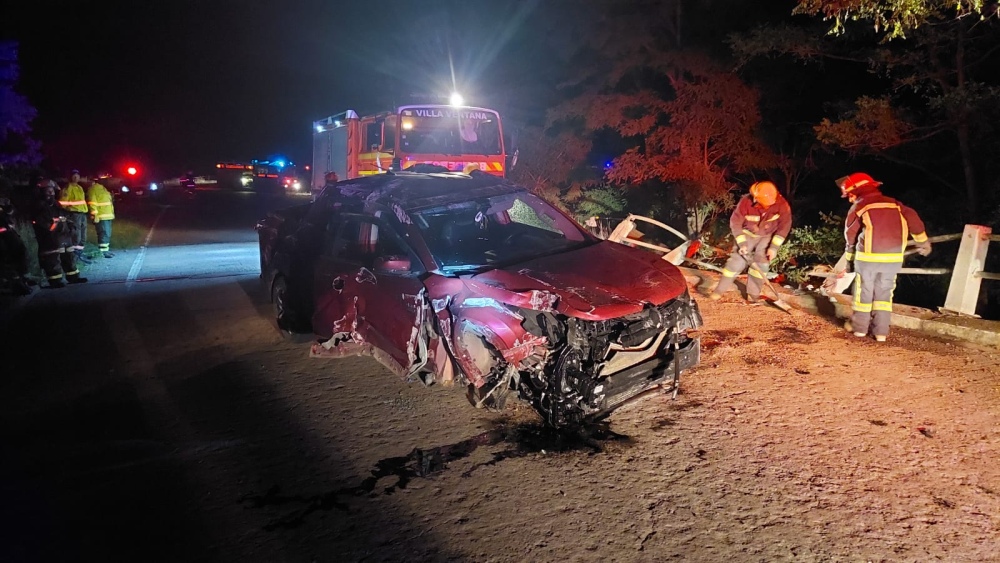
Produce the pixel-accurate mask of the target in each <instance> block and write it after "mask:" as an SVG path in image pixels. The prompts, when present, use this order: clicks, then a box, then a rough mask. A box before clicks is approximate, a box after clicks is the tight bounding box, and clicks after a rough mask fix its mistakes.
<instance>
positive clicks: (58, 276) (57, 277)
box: [48, 274, 62, 280]
mask: <svg viewBox="0 0 1000 563" xmlns="http://www.w3.org/2000/svg"><path fill="white" fill-rule="evenodd" d="M61 277H62V274H56V275H54V276H49V278H48V279H50V280H57V279H59V278H61Z"/></svg>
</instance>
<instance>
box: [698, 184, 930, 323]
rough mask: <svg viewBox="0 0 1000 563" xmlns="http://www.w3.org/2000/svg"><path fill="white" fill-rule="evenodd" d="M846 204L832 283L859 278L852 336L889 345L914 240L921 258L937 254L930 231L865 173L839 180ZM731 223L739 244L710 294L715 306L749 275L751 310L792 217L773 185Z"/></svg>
mask: <svg viewBox="0 0 1000 563" xmlns="http://www.w3.org/2000/svg"><path fill="white" fill-rule="evenodd" d="M836 184H837V187H838V188H840V194H841V197H842V198H845V199H847V200H848V201H849V202H850V203H851V208H850V210H848V212H847V217H846V219H845V221H844V239H845V241H846V246H845V250H844V256H843V258H842V259H841V261H840V262H838V264H841V266H840V268H839V269H837V270H836V271H834V273H833V275H834V277H843V276H844V275H846V274H848V273H851V272H853V273H854V274H855V278H854V299H853V303H852V306H851V308H852V311H853V314H852V316H851V319H850V321H849V322H848V323H847V325H846V328H847V329H848V330H849V331H850V332H851V333H852V334H853V335H854V336H856V337H858V338H865V337H868V336H869V335H870V336H873V337H874V338H875V340H876V341H878V342H885V341H886V338H887V337H888V335H889V321H890V319H891V317H892V295H893V290H894V289H895V287H896V276H897V275H898V274H899V272H900V270H901V269H902V267H903V257H904V255H905V251H906V246H907V244H908V243H909V240H910V238H911V237H912V239H913V243H914V244H915V250H916V252H917V253H918V254H920V255H921V256H927V255H928V254H930V253H931V243H930V241H929V240H928V238H927V233H926V232H925V228H924V223H923V221H922V220H921V219H920V217H919V216H918V215H917V212H916V211H914V210H913V209H911V208H909V207H907V206H906V205H903V204H902V203H901V202H900V201H898V200H896V199H893V198H891V197H888V196H886V195H884V194H883V193H882V191H881V189H880V186H881V185H882V183H881V182H878V181H876V180H874V179H873V178H872V177H871V176H869V175H868V174H865V173H864V172H855V173H853V174H850V175H848V176H844V177H842V178H838V179H837V180H836ZM749 191H750V193H749V194H748V195H745V196H743V197H742V198H741V199H740V201H739V203H738V204H737V205H736V208H735V209H734V210H733V213H732V215H731V216H730V219H729V227H730V229H731V230H732V233H733V237H734V238H735V239H736V243H735V245H734V247H733V250H732V252H731V254H730V256H729V260H728V261H727V262H726V265H725V266H724V267H723V269H722V278H721V279H720V280H719V283H718V285H717V286H716V287H715V289H714V290H713V291H712V293H711V294H709V297H710V298H711V299H712V300H713V301H718V300H719V299H721V298H722V295H723V294H725V293H726V292H727V291H729V290H730V289H732V287H733V285H734V283H735V279H736V276H738V275H739V274H741V273H742V272H743V271H744V270H747V285H746V289H747V302H748V303H750V304H752V305H755V304H758V303H760V294H761V290H762V289H763V285H764V282H765V279H766V276H767V272H768V271H769V269H770V265H771V262H772V261H774V259H775V258H776V257H777V255H778V250H779V248H780V247H781V245H782V244H783V243H784V242H785V239H786V238H787V237H788V233H789V231H790V230H791V228H792V210H791V206H789V204H788V201H787V200H786V199H785V198H784V197H783V196H782V195H781V194H780V193H778V189H777V186H775V185H774V183H773V182H769V181H763V182H756V183H755V184H753V185H751V186H750V190H749Z"/></svg>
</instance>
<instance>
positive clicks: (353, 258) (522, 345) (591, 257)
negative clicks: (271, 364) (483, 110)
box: [257, 172, 701, 426]
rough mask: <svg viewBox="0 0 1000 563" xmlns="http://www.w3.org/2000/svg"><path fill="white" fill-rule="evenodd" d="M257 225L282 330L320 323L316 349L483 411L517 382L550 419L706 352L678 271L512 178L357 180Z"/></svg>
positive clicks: (570, 419)
mask: <svg viewBox="0 0 1000 563" xmlns="http://www.w3.org/2000/svg"><path fill="white" fill-rule="evenodd" d="M257 230H258V233H259V237H260V257H261V278H262V281H263V283H264V285H265V288H266V289H267V291H268V292H269V293H270V295H271V299H272V302H273V303H274V311H275V315H276V320H277V323H278V326H279V328H280V329H282V330H283V331H284V332H286V333H292V332H302V333H312V334H315V335H316V336H317V337H318V340H317V342H316V343H314V344H313V346H312V353H313V354H314V355H317V356H332V357H341V356H349V355H359V354H364V355H370V356H373V357H374V358H376V359H377V360H378V361H379V362H380V363H382V364H383V365H385V366H386V367H387V368H389V369H390V370H392V371H393V372H395V373H397V374H399V375H400V376H401V377H404V378H406V379H407V380H408V381H416V380H420V381H422V382H423V383H424V384H426V385H431V384H434V383H439V384H445V385H452V384H456V383H458V384H461V385H464V386H466V387H467V390H468V397H469V400H470V401H471V402H472V404H473V405H475V406H477V407H491V408H501V407H502V406H503V404H504V401H505V400H506V399H507V398H508V397H509V396H510V395H512V394H514V395H515V396H517V397H519V398H520V399H522V400H525V401H527V402H529V403H530V404H531V405H532V406H533V407H534V408H535V409H536V410H537V411H538V412H539V413H540V414H541V415H542V417H543V418H544V420H545V421H546V422H547V423H548V424H551V425H553V426H567V425H573V424H578V423H580V422H582V421H584V420H586V419H589V418H593V417H598V416H603V415H604V414H606V413H609V412H611V410H613V409H614V408H615V407H617V406H620V405H621V404H623V403H624V402H625V401H627V400H628V399H630V398H632V397H634V396H636V395H637V394H639V393H642V392H643V391H646V390H648V389H650V388H653V387H656V386H658V385H664V386H667V387H669V386H670V385H671V384H675V383H676V381H677V379H676V378H677V377H678V376H679V374H680V371H681V370H683V369H687V368H690V367H693V366H695V365H697V363H698V361H699V359H700V347H699V340H698V338H697V336H696V335H694V334H689V331H694V329H697V328H698V327H699V326H701V315H700V313H699V312H698V307H697V305H696V303H695V302H694V300H693V299H692V298H691V297H690V295H689V293H688V291H687V284H686V282H685V279H684V277H683V275H682V274H681V272H680V270H678V269H677V268H676V267H675V266H673V265H672V264H670V263H668V262H666V261H664V260H662V259H660V257H659V256H657V255H655V254H653V253H650V252H647V251H644V250H639V249H635V248H629V247H626V246H624V245H621V244H617V243H614V242H609V241H602V240H600V239H598V238H596V237H594V236H593V235H591V234H590V233H588V232H587V231H585V230H584V229H583V228H581V227H580V226H579V225H578V224H577V223H575V222H574V221H573V220H571V219H570V218H568V217H567V216H566V215H565V214H563V213H562V212H561V211H559V210H558V209H556V208H554V207H553V206H551V205H549V204H548V203H546V202H545V201H544V200H542V199H540V198H538V197H536V196H534V195H533V194H531V193H530V192H529V191H528V190H526V189H524V188H522V187H519V186H516V185H514V184H511V183H510V182H508V181H506V180H504V179H502V178H497V177H494V176H489V175H486V174H480V173H478V172H474V173H473V174H472V175H471V176H470V175H465V174H457V173H409V172H399V173H396V174H380V175H377V176H369V177H364V178H358V179H355V180H346V181H342V182H339V183H337V184H333V185H330V186H328V187H327V188H326V189H325V190H324V191H323V193H322V194H321V195H320V196H319V197H318V198H317V199H316V201H315V202H314V203H311V204H306V205H300V206H296V207H292V208H289V209H285V210H282V211H278V212H274V213H271V214H270V215H268V217H267V218H265V219H263V220H262V221H261V222H260V223H259V224H258V225H257Z"/></svg>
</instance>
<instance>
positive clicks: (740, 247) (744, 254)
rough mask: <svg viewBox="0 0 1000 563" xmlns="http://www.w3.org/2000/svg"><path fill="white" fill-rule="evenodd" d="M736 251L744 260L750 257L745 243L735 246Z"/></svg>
mask: <svg viewBox="0 0 1000 563" xmlns="http://www.w3.org/2000/svg"><path fill="white" fill-rule="evenodd" d="M736 251H737V252H739V253H740V256H742V257H744V258H746V257H747V256H750V249H749V248H748V247H747V243H745V242H742V243H740V244H737V245H736Z"/></svg>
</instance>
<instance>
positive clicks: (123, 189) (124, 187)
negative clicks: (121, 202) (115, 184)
mask: <svg viewBox="0 0 1000 563" xmlns="http://www.w3.org/2000/svg"><path fill="white" fill-rule="evenodd" d="M122 193H123V194H127V193H128V186H122Z"/></svg>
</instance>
